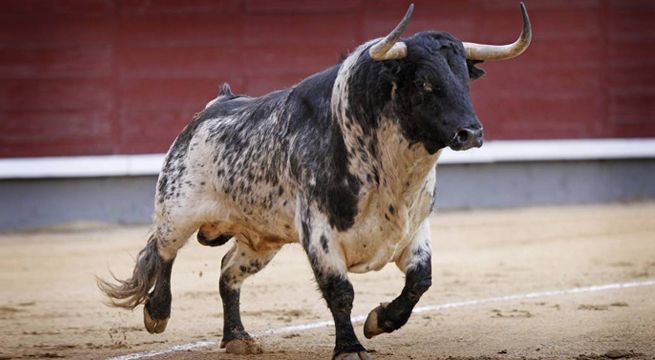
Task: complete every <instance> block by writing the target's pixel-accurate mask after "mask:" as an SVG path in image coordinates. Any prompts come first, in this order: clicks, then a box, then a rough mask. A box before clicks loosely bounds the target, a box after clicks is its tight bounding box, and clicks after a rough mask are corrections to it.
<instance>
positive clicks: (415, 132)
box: [368, 3, 531, 153]
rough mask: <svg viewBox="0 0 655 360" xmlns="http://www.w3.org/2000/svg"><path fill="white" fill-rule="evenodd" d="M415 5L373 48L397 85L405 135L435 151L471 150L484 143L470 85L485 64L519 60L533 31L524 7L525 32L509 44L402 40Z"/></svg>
mask: <svg viewBox="0 0 655 360" xmlns="http://www.w3.org/2000/svg"><path fill="white" fill-rule="evenodd" d="M413 9H414V5H413V4H412V5H410V7H409V9H408V10H407V14H405V17H404V18H403V20H402V21H401V22H400V23H399V24H398V26H396V28H395V29H394V30H393V31H392V32H391V33H390V34H389V35H387V36H386V37H384V38H383V39H381V40H379V41H377V42H376V43H374V44H373V45H372V46H371V47H370V48H369V50H368V54H369V56H370V58H371V59H373V60H375V61H381V62H382V63H383V65H384V68H385V73H386V74H387V76H390V77H392V81H393V84H394V88H393V90H392V91H393V93H392V103H393V106H394V107H395V108H396V109H395V110H396V111H394V113H395V115H396V118H397V119H398V120H399V121H400V125H401V128H402V129H403V132H404V134H405V136H407V137H408V138H409V139H410V140H411V141H415V142H421V143H422V144H423V145H424V146H425V148H426V149H427V150H428V151H429V152H431V153H433V152H435V151H437V150H438V149H440V148H443V147H447V146H449V147H450V148H451V149H453V150H466V149H470V148H472V147H480V146H481V145H482V140H483V134H482V124H481V123H480V121H479V120H478V117H477V116H476V114H475V112H474V111H473V106H472V105H471V99H470V96H469V81H470V80H471V79H477V78H479V77H480V76H482V74H483V73H484V72H483V71H482V70H480V69H478V68H476V67H475V64H476V63H479V62H482V61H484V60H505V59H510V58H513V57H515V56H518V55H519V54H521V53H522V52H523V51H525V50H526V49H527V47H528V45H529V44H530V40H531V28H530V19H529V18H528V14H527V11H526V9H525V5H524V4H523V3H521V11H522V14H523V31H522V32H521V35H520V37H519V38H518V40H516V41H515V42H514V43H512V44H510V45H502V46H494V45H483V44H475V43H468V42H461V41H459V40H458V39H456V38H454V37H453V36H451V35H450V34H448V33H444V32H422V33H417V34H415V35H414V36H412V37H409V38H406V39H404V40H403V41H401V40H400V36H401V34H402V32H403V30H404V29H405V27H406V26H407V23H408V22H409V19H410V17H411V15H412V12H413Z"/></svg>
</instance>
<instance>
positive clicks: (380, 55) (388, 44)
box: [368, 4, 414, 61]
mask: <svg viewBox="0 0 655 360" xmlns="http://www.w3.org/2000/svg"><path fill="white" fill-rule="evenodd" d="M413 12H414V4H411V5H409V8H407V13H405V17H404V18H403V19H402V20H401V21H400V23H399V24H398V25H397V26H396V28H395V29H393V30H392V31H391V32H390V33H389V35H387V36H385V37H384V39H382V40H380V41H378V42H377V43H376V44H375V45H373V46H371V48H370V49H369V50H368V54H369V55H370V56H371V58H372V59H373V60H378V61H380V60H398V59H403V58H405V57H406V56H407V45H405V43H404V42H402V41H398V40H400V35H402V34H403V31H405V28H406V27H407V24H408V23H409V19H410V18H411V17H412V13H413Z"/></svg>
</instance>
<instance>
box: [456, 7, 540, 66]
mask: <svg viewBox="0 0 655 360" xmlns="http://www.w3.org/2000/svg"><path fill="white" fill-rule="evenodd" d="M521 15H523V30H522V31H521V36H519V38H518V40H516V41H515V42H513V43H512V44H509V45H486V44H476V43H469V42H465V43H464V51H465V52H466V58H467V59H470V60H507V59H511V58H513V57H516V56H519V55H521V54H522V53H523V52H524V51H525V50H526V49H527V48H528V46H529V45H530V41H531V40H532V27H531V26H530V18H529V17H528V11H527V10H526V9H525V4H524V3H523V2H521Z"/></svg>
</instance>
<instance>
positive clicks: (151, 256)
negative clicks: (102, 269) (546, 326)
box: [96, 236, 165, 309]
mask: <svg viewBox="0 0 655 360" xmlns="http://www.w3.org/2000/svg"><path fill="white" fill-rule="evenodd" d="M164 268H165V266H164V259H163V258H162V257H161V255H159V251H158V250H157V239H156V238H154V237H152V236H151V237H150V239H148V243H147V244H146V246H145V247H144V248H143V249H142V250H141V251H140V252H139V255H138V257H137V259H136V265H135V266H134V270H133V272H132V277H130V278H129V279H126V280H121V279H118V278H116V276H114V274H111V275H112V277H113V278H114V280H115V282H110V281H106V280H104V279H101V278H99V277H96V282H97V284H98V288H100V290H101V291H102V292H103V293H105V295H107V297H108V298H109V305H111V306H116V307H122V308H125V309H134V308H135V307H137V306H138V305H140V304H144V303H146V301H147V300H148V292H149V291H150V289H152V288H153V286H154V285H155V283H156V282H157V279H158V278H159V277H160V276H161V275H162V273H163V272H164Z"/></svg>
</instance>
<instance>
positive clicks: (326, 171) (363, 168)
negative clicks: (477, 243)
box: [98, 3, 531, 359]
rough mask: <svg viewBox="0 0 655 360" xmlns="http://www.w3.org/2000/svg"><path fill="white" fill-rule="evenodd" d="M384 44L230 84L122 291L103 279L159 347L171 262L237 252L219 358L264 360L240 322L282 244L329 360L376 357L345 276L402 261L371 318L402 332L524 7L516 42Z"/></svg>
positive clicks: (224, 295) (226, 277) (431, 39)
mask: <svg viewBox="0 0 655 360" xmlns="http://www.w3.org/2000/svg"><path fill="white" fill-rule="evenodd" d="M412 12H413V5H410V7H409V9H408V10H407V13H406V15H405V17H404V18H403V19H402V21H401V22H400V23H399V24H398V25H397V26H396V28H395V29H394V30H393V31H391V33H389V34H388V35H387V36H386V37H384V38H381V39H375V40H372V41H369V42H366V43H365V44H363V45H361V46H359V47H358V48H357V49H356V50H354V51H353V52H352V53H351V54H349V55H348V56H347V57H346V58H345V59H344V60H343V61H341V62H340V63H339V64H337V65H335V66H332V67H330V68H328V69H325V70H324V71H321V72H319V73H316V74H314V75H311V76H309V77H308V78H306V79H304V80H302V81H301V82H299V83H298V84H296V85H294V86H292V87H290V88H288V89H284V90H279V91H274V92H272V93H270V94H268V95H264V96H261V97H248V96H238V95H235V94H233V92H232V90H231V89H230V87H229V86H228V85H224V86H223V88H222V89H221V90H220V92H219V95H218V97H217V98H216V99H214V100H212V101H211V102H210V103H209V104H208V105H207V107H206V108H205V109H204V110H202V111H201V112H200V113H198V114H197V115H196V116H195V117H194V118H193V120H192V121H191V122H190V123H189V124H188V125H187V126H186V128H185V129H184V130H183V131H182V132H181V133H180V135H179V136H178V137H177V138H176V140H175V142H174V143H173V145H172V146H171V148H170V150H169V151H168V153H167V155H166V158H165V162H164V165H163V169H162V171H161V174H160V176H159V179H158V183H157V192H156V196H155V215H154V224H153V227H152V230H151V234H150V236H149V239H148V241H147V244H146V246H145V248H144V249H142V250H141V251H140V252H139V254H138V257H137V260H136V265H135V267H134V270H133V274H132V276H131V277H130V278H128V279H126V280H120V279H115V280H114V281H105V280H102V279H98V285H99V287H100V289H101V290H102V291H103V292H104V293H105V294H106V295H107V296H108V297H109V299H110V300H111V303H112V304H113V305H115V306H118V307H123V308H128V309H133V308H135V307H137V306H138V305H140V304H143V305H144V307H143V313H144V323H145V327H146V329H147V330H148V331H149V332H150V333H161V332H163V331H164V329H165V328H166V324H167V321H168V319H169V317H170V313H171V299H172V295H171V287H170V277H171V271H172V267H173V263H174V261H175V257H176V254H177V252H178V250H179V249H180V248H181V247H182V246H183V245H184V244H185V243H186V242H187V240H188V238H189V237H190V236H191V235H192V234H193V233H194V232H196V231H197V239H198V241H199V242H200V243H201V244H204V245H209V246H217V245H222V244H225V243H226V242H227V241H228V240H230V239H234V240H235V241H234V242H233V243H232V247H231V249H230V250H229V251H228V252H227V253H226V255H225V256H224V257H223V259H222V262H221V275H220V282H219V284H220V285H219V291H220V295H221V299H222V302H223V322H224V328H223V338H222V340H221V347H224V348H225V349H226V351H227V352H230V353H241V354H246V353H260V352H262V349H261V347H260V345H259V344H258V343H257V342H256V340H255V339H253V338H252V337H251V336H250V335H249V334H248V332H247V331H246V330H245V328H244V326H243V324H242V322H241V318H240V313H239V302H240V288H241V285H242V283H243V281H244V280H245V279H246V278H247V277H249V276H250V275H253V274H255V273H257V272H258V271H260V270H261V269H262V268H263V267H264V266H266V264H268V263H269V261H271V259H272V258H273V257H274V256H275V254H276V253H277V252H278V251H279V250H280V248H281V247H282V246H284V245H286V244H290V243H297V242H299V243H300V244H302V248H303V249H304V251H305V253H306V254H307V257H308V259H309V263H310V265H311V268H312V270H313V273H314V276H315V278H316V282H317V283H318V287H319V289H320V291H321V293H322V295H323V297H324V299H325V301H326V302H327V306H328V308H329V310H330V312H331V313H332V316H333V318H334V323H335V327H336V341H335V347H334V353H333V358H334V359H370V355H369V354H368V353H367V352H366V349H364V347H363V346H362V345H361V344H360V342H359V340H358V339H357V336H356V335H355V332H354V330H353V326H352V323H351V318H350V315H351V314H350V313H351V309H352V302H353V297H354V294H353V287H352V285H351V283H350V282H349V280H348V275H347V274H348V272H355V273H362V272H368V271H372V270H380V269H381V268H382V267H383V266H385V265H386V264H388V263H391V262H394V263H395V264H396V265H397V266H398V268H399V269H400V270H401V271H402V272H403V273H405V275H406V277H405V285H404V288H403V290H402V292H401V293H400V295H398V297H396V298H395V299H394V300H393V301H391V302H389V303H384V304H382V305H380V306H378V307H376V308H375V309H373V310H372V311H371V312H370V313H369V315H368V318H367V320H366V322H365V324H364V335H365V336H366V337H367V338H371V337H373V336H376V335H379V334H382V333H389V332H392V331H395V330H397V329H399V328H400V327H402V326H403V325H404V324H405V323H406V322H407V321H408V319H409V317H410V314H411V312H412V309H413V308H414V306H415V305H416V303H417V302H418V301H419V299H420V298H421V295H422V294H423V293H424V292H425V291H426V290H428V288H429V287H430V285H431V282H432V279H431V241H430V229H429V222H428V220H427V217H428V215H429V214H430V211H431V209H432V206H433V201H434V198H435V194H434V189H435V178H436V172H435V165H436V162H437V159H438V158H439V155H440V154H441V152H442V150H443V149H444V148H446V147H450V148H451V149H453V150H466V149H470V148H473V147H480V146H481V145H482V142H483V129H482V125H481V123H480V121H479V120H478V118H477V116H476V114H475V112H474V110H473V107H472V105H471V100H470V96H469V82H470V80H472V79H477V78H479V77H480V76H481V75H482V74H483V71H482V70H481V69H479V68H477V67H476V64H478V63H479V62H482V61H484V60H504V59H509V58H512V57H515V56H517V55H519V54H521V53H522V52H523V51H525V50H526V48H527V47H528V45H529V43H530V40H531V28H530V21H529V18H528V15H527V11H526V9H525V6H524V5H523V4H522V3H521V12H522V16H523V29H522V32H521V35H520V37H519V38H518V40H517V41H515V42H514V43H512V44H510V45H504V46H494V45H485V44H476V43H468V42H462V41H460V40H458V39H456V38H455V37H453V36H452V35H450V34H448V33H445V32H434V31H428V32H420V33H417V34H415V35H413V36H411V37H408V38H405V39H401V34H402V33H403V31H404V29H405V27H406V26H407V23H408V21H409V19H410V17H411V15H412Z"/></svg>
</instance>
